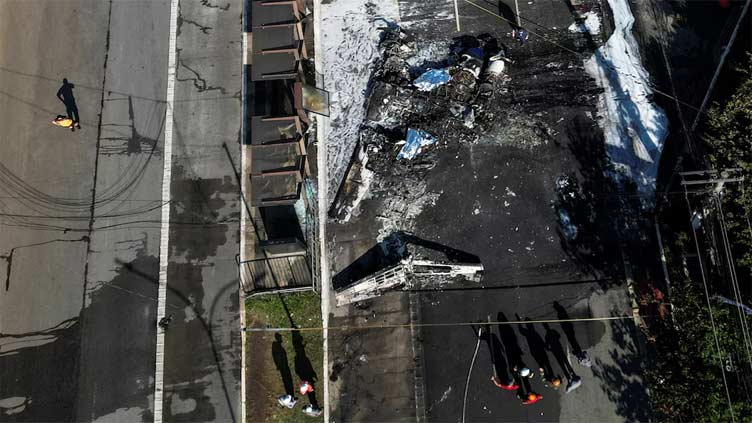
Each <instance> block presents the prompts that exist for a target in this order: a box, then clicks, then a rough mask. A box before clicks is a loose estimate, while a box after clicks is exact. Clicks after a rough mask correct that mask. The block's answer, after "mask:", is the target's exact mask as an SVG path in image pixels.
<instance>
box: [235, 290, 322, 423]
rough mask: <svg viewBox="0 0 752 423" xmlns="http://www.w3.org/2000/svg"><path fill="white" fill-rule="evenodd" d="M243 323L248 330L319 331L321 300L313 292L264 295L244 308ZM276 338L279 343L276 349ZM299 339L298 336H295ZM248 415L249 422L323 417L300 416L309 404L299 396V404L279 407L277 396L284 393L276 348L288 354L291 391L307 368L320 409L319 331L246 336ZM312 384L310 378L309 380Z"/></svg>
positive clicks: (298, 420) (320, 356)
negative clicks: (312, 378) (289, 407)
mask: <svg viewBox="0 0 752 423" xmlns="http://www.w3.org/2000/svg"><path fill="white" fill-rule="evenodd" d="M245 309H246V316H247V322H248V325H249V326H250V327H256V328H258V327H267V328H289V327H294V328H319V327H321V300H320V298H319V295H318V294H316V293H315V292H304V293H294V294H287V295H281V296H280V295H265V296H261V297H257V298H253V299H251V300H249V301H247V302H246V305H245ZM275 334H279V335H280V339H281V342H278V343H277V345H276V348H277V356H276V360H275V356H274V354H273V349H274V348H275V346H274V342H275ZM297 335H299V336H297ZM247 342H248V345H247V348H246V351H247V354H248V355H247V366H248V372H247V385H248V386H247V389H246V395H247V406H248V410H247V416H248V421H249V422H254V423H255V422H257V421H265V422H280V423H282V422H285V423H287V422H316V421H323V418H312V417H308V416H306V415H304V414H303V413H302V411H301V410H302V409H303V407H304V406H305V405H306V404H308V399H306V398H301V397H300V393H297V395H296V398H298V404H297V405H296V406H295V408H293V409H291V410H290V409H287V408H284V407H280V406H279V405H278V404H277V396H279V395H282V394H283V393H284V392H285V386H284V383H283V379H282V373H281V372H280V370H279V367H280V364H282V363H283V362H284V361H285V360H280V354H279V349H280V346H281V348H282V349H283V350H284V354H285V355H286V364H287V367H288V368H289V370H290V374H291V376H292V383H293V387H294V388H295V389H296V390H297V387H298V384H299V383H300V380H301V377H300V376H299V375H300V374H301V373H306V372H307V371H306V366H305V365H302V364H305V363H306V362H307V363H310V366H311V367H312V371H313V372H315V374H316V376H317V377H316V378H315V379H314V380H312V382H314V386H315V389H316V391H315V392H314V394H316V398H317V400H318V402H319V406H320V407H323V404H322V401H323V385H322V383H323V382H319V378H321V377H323V370H322V360H323V336H322V333H321V331H299V332H297V333H296V334H294V333H293V332H291V331H278V332H275V331H269V332H249V333H248V337H247ZM309 371H310V370H309ZM309 379H310V378H309Z"/></svg>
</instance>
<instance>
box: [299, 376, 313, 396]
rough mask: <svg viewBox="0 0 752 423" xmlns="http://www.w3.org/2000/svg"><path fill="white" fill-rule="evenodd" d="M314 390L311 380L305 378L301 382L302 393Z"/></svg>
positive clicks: (306, 393) (305, 393)
mask: <svg viewBox="0 0 752 423" xmlns="http://www.w3.org/2000/svg"><path fill="white" fill-rule="evenodd" d="M311 392H313V385H311V383H310V382H308V381H307V380H303V381H301V382H300V395H304V396H305V395H308V394H309V393H311Z"/></svg>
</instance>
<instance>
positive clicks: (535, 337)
mask: <svg viewBox="0 0 752 423" xmlns="http://www.w3.org/2000/svg"><path fill="white" fill-rule="evenodd" d="M515 317H517V320H522V319H520V317H519V316H517V315H516V314H515ZM525 321H526V322H530V319H525ZM519 330H520V334H521V335H522V336H524V337H525V339H526V340H527V346H528V348H530V355H532V356H533V359H534V360H535V362H536V363H538V367H539V368H540V369H543V374H544V375H545V378H546V379H547V380H551V379H553V377H554V370H553V368H552V367H551V360H549V359H548V354H547V353H546V343H545V342H544V341H543V338H542V337H541V336H540V334H539V333H538V331H537V330H535V326H534V325H533V324H532V323H526V324H524V325H520V326H519Z"/></svg>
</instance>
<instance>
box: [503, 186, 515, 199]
mask: <svg viewBox="0 0 752 423" xmlns="http://www.w3.org/2000/svg"><path fill="white" fill-rule="evenodd" d="M504 192H505V194H504V195H508V196H510V197H516V196H517V194H515V193H514V191H512V190H511V189H509V187H505V188H504Z"/></svg>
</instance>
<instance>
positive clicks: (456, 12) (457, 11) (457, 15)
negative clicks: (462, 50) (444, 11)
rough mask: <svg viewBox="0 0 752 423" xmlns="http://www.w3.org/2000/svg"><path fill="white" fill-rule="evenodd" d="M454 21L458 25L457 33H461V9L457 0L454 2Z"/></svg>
mask: <svg viewBox="0 0 752 423" xmlns="http://www.w3.org/2000/svg"><path fill="white" fill-rule="evenodd" d="M454 21H455V22H456V23H457V32H460V8H459V7H458V6H457V0H454Z"/></svg>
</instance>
